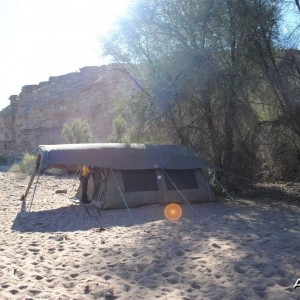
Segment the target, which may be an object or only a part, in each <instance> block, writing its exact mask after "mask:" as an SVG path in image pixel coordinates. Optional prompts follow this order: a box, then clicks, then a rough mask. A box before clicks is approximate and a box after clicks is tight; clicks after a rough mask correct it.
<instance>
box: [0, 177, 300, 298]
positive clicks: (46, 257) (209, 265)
mask: <svg viewBox="0 0 300 300" xmlns="http://www.w3.org/2000/svg"><path fill="white" fill-rule="evenodd" d="M0 180H1V184H0V190H1V206H2V209H1V213H0V216H1V222H0V226H1V227H0V232H1V240H0V255H1V260H0V298H1V299H164V300H166V299H170V300H171V299H186V300H187V299H246V298H247V299H248V298H250V299H260V298H261V299H300V288H298V289H294V288H293V285H294V284H295V282H296V280H297V278H300V261H299V250H300V239H299V238H300V219H299V212H300V209H299V207H298V206H295V205H292V204H290V203H286V202H279V203H278V202H274V201H271V200H270V199H256V201H255V202H254V201H250V200H247V199H244V200H242V199H240V200H239V201H238V205H232V204H230V203H228V202H220V203H204V204H197V205H195V204H193V208H194V210H195V211H196V214H194V213H193V212H192V211H191V210H190V209H189V208H188V207H187V206H183V218H182V219H181V220H180V221H176V222H170V221H168V220H166V219H165V218H164V216H163V209H164V206H161V205H151V206H146V207H141V208H135V209H132V210H131V211H132V214H133V217H134V219H133V220H132V219H130V217H129V215H128V212H127V211H126V210H107V211H101V213H102V218H98V219H96V218H90V217H88V216H87V215H85V212H84V210H83V208H82V207H81V206H79V205H74V204H73V202H72V201H71V200H70V198H71V197H72V195H73V194H74V193H75V189H76V186H77V184H78V182H77V181H76V180H75V181H73V180H71V179H70V176H67V175H65V176H47V177H44V178H42V179H41V181H40V183H39V185H38V189H37V193H36V198H35V200H34V202H33V204H32V208H31V209H32V212H31V214H30V216H27V217H25V216H26V215H24V213H23V212H22V211H23V210H24V209H25V207H24V204H23V207H22V202H21V201H20V200H19V198H20V195H21V194H22V193H23V192H24V189H25V187H26V185H27V182H28V178H21V177H20V176H19V175H17V174H14V173H10V172H8V173H5V172H2V173H0ZM58 189H67V191H68V193H67V194H56V193H55V191H56V190H58ZM72 191H73V192H72ZM70 193H71V194H72V193H73V194H72V195H70ZM28 202H29V200H27V203H26V204H27V209H28V204H29V203H28Z"/></svg>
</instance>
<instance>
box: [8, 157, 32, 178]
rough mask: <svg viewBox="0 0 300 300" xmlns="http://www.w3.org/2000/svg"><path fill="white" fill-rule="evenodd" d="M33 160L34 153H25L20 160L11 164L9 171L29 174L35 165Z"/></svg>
mask: <svg viewBox="0 0 300 300" xmlns="http://www.w3.org/2000/svg"><path fill="white" fill-rule="evenodd" d="M35 161H36V156H35V155H33V154H29V153H26V154H25V155H24V157H23V159H22V160H21V161H20V162H18V163H16V164H13V165H12V167H11V168H10V171H12V172H20V173H25V174H31V173H32V171H33V168H34V166H35Z"/></svg>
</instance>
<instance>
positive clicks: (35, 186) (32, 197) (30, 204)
mask: <svg viewBox="0 0 300 300" xmlns="http://www.w3.org/2000/svg"><path fill="white" fill-rule="evenodd" d="M39 178H40V174H38V176H37V178H36V181H35V185H34V189H33V193H32V195H31V199H30V202H29V210H28V212H29V213H30V211H31V206H32V202H33V199H34V195H35V192H36V188H37V184H38V182H39Z"/></svg>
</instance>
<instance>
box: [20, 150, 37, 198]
mask: <svg viewBox="0 0 300 300" xmlns="http://www.w3.org/2000/svg"><path fill="white" fill-rule="evenodd" d="M40 161H41V156H40V155H38V157H37V161H36V165H35V168H34V170H33V172H32V175H31V177H30V180H29V183H28V186H27V189H26V191H25V194H23V195H22V196H21V199H20V200H21V201H23V200H25V199H26V197H27V196H28V193H29V191H30V188H31V186H32V183H33V181H34V178H35V176H36V174H37V172H38V169H39V167H40Z"/></svg>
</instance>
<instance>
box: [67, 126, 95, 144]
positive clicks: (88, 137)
mask: <svg viewBox="0 0 300 300" xmlns="http://www.w3.org/2000/svg"><path fill="white" fill-rule="evenodd" d="M61 136H62V139H63V140H64V142H65V143H67V144H78V143H90V142H91V141H92V130H91V127H90V125H89V123H88V122H87V121H85V120H75V121H74V122H73V123H72V124H71V125H70V124H68V123H65V124H64V126H63V129H62V132H61Z"/></svg>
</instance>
